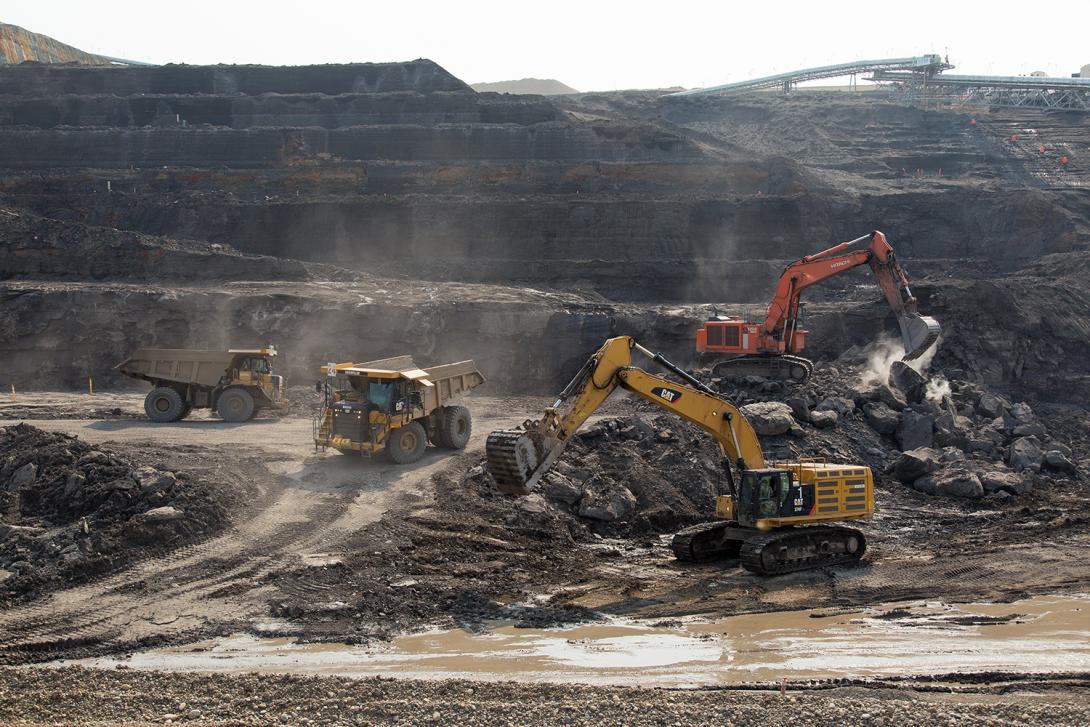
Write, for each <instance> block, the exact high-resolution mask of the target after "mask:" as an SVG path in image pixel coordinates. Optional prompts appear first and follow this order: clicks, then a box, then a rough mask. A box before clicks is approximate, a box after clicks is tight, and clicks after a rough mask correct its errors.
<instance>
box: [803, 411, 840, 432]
mask: <svg viewBox="0 0 1090 727" xmlns="http://www.w3.org/2000/svg"><path fill="white" fill-rule="evenodd" d="M839 418H840V417H839V416H838V415H837V413H836V412H835V411H832V410H829V409H814V410H813V411H812V412H810V423H811V424H813V425H814V426H815V427H817V428H818V429H828V428H829V427H835V426H836V422H837V420H838V419H839Z"/></svg>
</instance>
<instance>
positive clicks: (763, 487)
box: [716, 469, 807, 526]
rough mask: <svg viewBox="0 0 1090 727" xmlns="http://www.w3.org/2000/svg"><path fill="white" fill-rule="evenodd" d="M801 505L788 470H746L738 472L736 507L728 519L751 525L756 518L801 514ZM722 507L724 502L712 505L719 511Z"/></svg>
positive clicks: (766, 518)
mask: <svg viewBox="0 0 1090 727" xmlns="http://www.w3.org/2000/svg"><path fill="white" fill-rule="evenodd" d="M804 506H805V497H804V496H803V494H802V488H801V487H799V486H796V483H795V481H794V477H793V476H792V474H791V471H790V470H780V469H761V470H746V471H745V472H743V473H742V482H741V484H740V486H739V488H738V507H737V509H736V510H734V511H733V512H732V515H733V518H732V519H737V520H738V522H739V523H740V524H743V525H748V526H753V525H755V524H756V523H757V521H758V520H768V519H772V518H777V519H778V518H784V517H797V516H799V515H805V514H807V511H806V510H804V509H803V508H804ZM724 507H725V504H724V505H719V504H717V508H716V509H717V510H718V511H721V510H722V509H724ZM721 516H722V515H721Z"/></svg>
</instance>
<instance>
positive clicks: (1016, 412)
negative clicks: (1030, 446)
mask: <svg viewBox="0 0 1090 727" xmlns="http://www.w3.org/2000/svg"><path fill="white" fill-rule="evenodd" d="M1009 413H1010V415H1011V416H1012V417H1014V419H1015V420H1016V421H1018V422H1020V423H1022V424H1028V423H1029V422H1032V421H1036V420H1037V415H1036V414H1034V413H1033V409H1030V407H1029V404H1026V403H1025V402H1020V403H1018V404H1015V405H1014V406H1012V407H1011V408H1010V411H1009Z"/></svg>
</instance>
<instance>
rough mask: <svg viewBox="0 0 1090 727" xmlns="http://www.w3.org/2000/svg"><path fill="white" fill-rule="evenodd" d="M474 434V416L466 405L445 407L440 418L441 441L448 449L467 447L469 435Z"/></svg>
mask: <svg viewBox="0 0 1090 727" xmlns="http://www.w3.org/2000/svg"><path fill="white" fill-rule="evenodd" d="M471 434H473V418H472V417H471V416H470V415H469V409H466V408H465V407H464V406H445V407H443V418H442V419H441V420H440V426H439V441H440V444H441V446H443V447H446V448H447V449H465V448H466V445H467V444H469V435H471Z"/></svg>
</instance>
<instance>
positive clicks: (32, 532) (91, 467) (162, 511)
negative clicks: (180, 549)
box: [0, 424, 226, 597]
mask: <svg viewBox="0 0 1090 727" xmlns="http://www.w3.org/2000/svg"><path fill="white" fill-rule="evenodd" d="M0 513H2V516H0V568H3V569H4V570H6V571H7V572H8V573H9V574H10V575H9V576H8V577H7V578H5V579H4V580H3V581H0V589H2V590H3V591H4V592H6V595H7V596H8V597H12V596H19V595H22V594H23V593H25V592H27V591H29V590H32V589H34V588H36V587H39V586H42V585H44V584H47V583H49V582H54V581H59V580H78V579H80V578H84V577H86V576H89V575H93V574H95V573H98V572H102V571H104V570H108V569H110V568H112V567H116V566H117V565H119V564H121V563H123V562H125V561H126V560H128V559H129V558H130V557H131V556H132V555H133V553H134V552H137V551H142V550H147V549H148V548H163V547H170V546H172V545H177V544H179V543H181V542H186V541H189V540H192V539H194V538H197V537H199V536H201V535H204V534H206V533H208V532H210V531H211V530H212V529H214V528H216V527H218V526H219V525H221V524H222V523H223V522H225V521H226V510H225V508H224V507H222V506H221V505H219V504H218V503H217V502H216V501H215V499H214V497H213V496H212V493H211V492H210V491H209V490H208V488H206V487H205V486H203V485H199V484H196V483H193V482H191V481H190V480H189V478H188V477H187V475H186V474H185V473H184V472H174V471H171V470H169V469H166V468H163V467H151V466H147V465H143V466H141V465H137V464H134V463H133V462H131V461H130V460H129V459H127V458H125V457H122V456H120V455H118V454H116V453H113V452H109V451H106V450H103V449H97V448H94V447H92V446H90V445H89V444H87V443H86V442H83V441H81V440H79V439H77V438H75V437H70V436H67V435H64V434H58V433H53V432H45V431H42V430H40V429H37V428H35V427H32V426H30V425H27V424H19V425H17V426H13V427H7V428H5V429H3V430H0Z"/></svg>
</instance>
